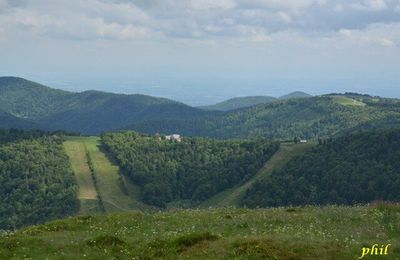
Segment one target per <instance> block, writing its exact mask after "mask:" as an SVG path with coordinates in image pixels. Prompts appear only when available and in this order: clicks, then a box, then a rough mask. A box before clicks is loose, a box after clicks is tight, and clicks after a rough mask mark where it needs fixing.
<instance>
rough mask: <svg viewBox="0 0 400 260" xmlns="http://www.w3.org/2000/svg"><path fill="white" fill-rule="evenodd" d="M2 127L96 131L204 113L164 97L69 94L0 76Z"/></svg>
mask: <svg viewBox="0 0 400 260" xmlns="http://www.w3.org/2000/svg"><path fill="white" fill-rule="evenodd" d="M0 111H3V113H4V116H2V114H1V113H0V117H4V118H6V116H7V118H6V119H7V122H8V123H7V124H6V123H3V124H4V126H3V127H18V128H33V127H35V126H38V127H41V128H44V129H48V130H58V129H62V130H67V131H78V132H82V133H83V134H98V133H100V132H103V131H107V130H111V129H118V128H121V127H123V126H125V125H127V124H132V123H135V122H138V121H141V120H144V119H146V120H155V119H170V118H188V117H196V116H199V115H203V114H206V113H207V112H205V111H203V110H200V109H196V108H192V107H189V106H187V105H185V104H182V103H179V102H175V101H172V100H168V99H164V98H155V97H150V96H145V95H122V94H112V93H105V92H99V91H85V92H82V93H72V92H67V91H62V90H57V89H52V88H49V87H46V86H43V85H40V84H38V83H35V82H31V81H28V80H25V79H21V78H15V77H0ZM0 126H1V125H0Z"/></svg>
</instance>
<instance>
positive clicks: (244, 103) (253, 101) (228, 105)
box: [199, 91, 312, 111]
mask: <svg viewBox="0 0 400 260" xmlns="http://www.w3.org/2000/svg"><path fill="white" fill-rule="evenodd" d="M308 97H312V96H311V95H309V94H307V93H304V92H301V91H295V92H292V93H289V94H287V95H284V96H281V97H279V98H275V97H270V96H247V97H235V98H231V99H228V100H225V101H222V102H220V103H217V104H215V105H210V106H202V107H199V108H201V109H205V110H217V111H230V110H235V109H239V108H246V107H252V106H256V105H259V104H267V103H271V102H274V101H278V100H287V99H294V98H308Z"/></svg>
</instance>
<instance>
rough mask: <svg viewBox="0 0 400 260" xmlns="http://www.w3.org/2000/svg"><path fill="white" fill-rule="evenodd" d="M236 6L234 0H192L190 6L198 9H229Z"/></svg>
mask: <svg viewBox="0 0 400 260" xmlns="http://www.w3.org/2000/svg"><path fill="white" fill-rule="evenodd" d="M235 6H236V3H235V1H234V0H218V1H215V0H191V1H190V7H191V8H194V9H197V10H210V9H222V10H228V9H232V8H234V7H235Z"/></svg>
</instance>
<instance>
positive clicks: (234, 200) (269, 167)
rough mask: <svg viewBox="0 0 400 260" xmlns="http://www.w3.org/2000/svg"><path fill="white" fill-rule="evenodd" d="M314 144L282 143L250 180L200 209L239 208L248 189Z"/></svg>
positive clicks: (202, 204)
mask: <svg viewBox="0 0 400 260" xmlns="http://www.w3.org/2000/svg"><path fill="white" fill-rule="evenodd" d="M314 145H315V144H314V143H308V144H294V143H283V144H281V145H280V148H279V150H278V151H277V152H276V153H275V154H274V155H273V156H272V157H271V159H269V160H268V161H267V163H266V164H265V165H264V167H263V168H262V169H261V170H260V171H259V172H258V173H257V174H256V175H255V176H254V177H253V178H251V179H250V180H248V181H247V182H245V183H243V184H241V185H238V186H235V187H233V188H231V189H228V190H226V191H223V192H220V193H218V194H217V195H215V196H213V197H211V198H210V199H208V200H206V201H204V202H202V203H201V204H200V207H239V206H240V204H241V201H242V199H243V197H245V195H246V192H247V190H248V189H249V188H251V187H252V186H253V184H254V183H256V182H257V181H259V180H262V179H263V178H265V177H266V176H268V175H269V174H271V173H272V172H273V171H276V170H278V169H280V168H281V167H283V166H284V165H285V164H286V163H287V162H288V161H290V159H292V158H294V157H295V156H298V155H301V154H302V153H304V152H305V151H307V150H308V149H310V148H311V147H313V146H314Z"/></svg>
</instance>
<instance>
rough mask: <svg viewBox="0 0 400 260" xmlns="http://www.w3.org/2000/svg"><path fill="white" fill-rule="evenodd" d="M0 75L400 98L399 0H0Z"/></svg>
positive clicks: (79, 84)
mask: <svg viewBox="0 0 400 260" xmlns="http://www.w3.org/2000/svg"><path fill="white" fill-rule="evenodd" d="M0 76H19V77H24V78H27V79H30V80H34V81H38V82H40V83H43V84H45V85H48V86H51V87H56V88H62V89H66V90H70V91H83V90H88V89H97V90H102V91H109V92H116V93H128V94H133V93H142V94H149V95H154V96H162V97H167V98H172V99H175V100H179V101H182V102H185V103H188V104H190V105H204V104H211V103H215V102H218V101H222V100H224V99H227V98H231V97H236V96H247V95H272V96H280V95H283V94H286V93H289V92H291V91H298V90H301V91H305V92H308V93H310V94H314V95H318V94H324V93H332V92H346V91H353V92H360V93H368V94H372V95H380V96H385V97H398V98H400V0H286V1H282V0H64V1H61V0H0Z"/></svg>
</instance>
